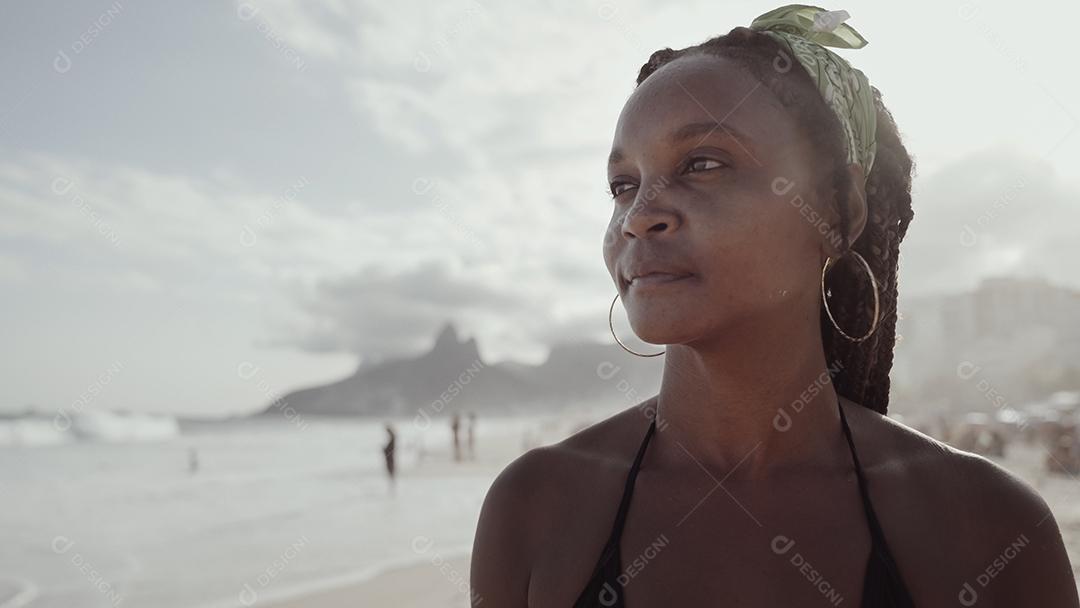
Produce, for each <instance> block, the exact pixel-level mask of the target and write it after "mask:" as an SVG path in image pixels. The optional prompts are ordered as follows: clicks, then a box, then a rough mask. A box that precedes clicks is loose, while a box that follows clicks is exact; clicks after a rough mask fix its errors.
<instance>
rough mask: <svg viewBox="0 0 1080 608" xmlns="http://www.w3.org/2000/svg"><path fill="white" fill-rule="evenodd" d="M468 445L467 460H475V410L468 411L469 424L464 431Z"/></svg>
mask: <svg viewBox="0 0 1080 608" xmlns="http://www.w3.org/2000/svg"><path fill="white" fill-rule="evenodd" d="M465 433H466V435H465V440H466V442H467V445H468V447H469V460H476V412H469V426H468V428H467V429H466V431H465Z"/></svg>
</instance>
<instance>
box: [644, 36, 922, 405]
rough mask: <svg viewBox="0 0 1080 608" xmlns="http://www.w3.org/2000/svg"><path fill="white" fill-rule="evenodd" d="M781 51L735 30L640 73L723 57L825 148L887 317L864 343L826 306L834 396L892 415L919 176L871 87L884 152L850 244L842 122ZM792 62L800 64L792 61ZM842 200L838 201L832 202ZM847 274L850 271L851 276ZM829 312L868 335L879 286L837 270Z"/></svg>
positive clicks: (661, 55) (861, 274) (829, 186)
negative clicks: (904, 268) (905, 260)
mask: <svg viewBox="0 0 1080 608" xmlns="http://www.w3.org/2000/svg"><path fill="white" fill-rule="evenodd" d="M781 53H783V51H782V49H781V47H780V45H779V44H777V43H776V41H775V40H774V39H773V38H771V37H770V36H767V35H765V34H762V33H760V32H756V31H754V30H751V29H749V28H745V27H736V28H734V29H732V30H731V31H730V32H728V33H727V34H725V35H722V36H717V37H715V38H711V39H709V40H707V41H705V42H703V43H701V44H698V45H695V46H691V47H687V48H685V49H681V50H672V49H670V48H664V49H661V50H658V51H656V52H654V53H653V54H652V55H651V56H650V57H649V60H648V62H646V63H645V64H644V65H642V66H641V70H640V72H639V73H638V77H637V82H636V85H640V84H641V83H642V82H644V81H645V79H646V78H648V77H649V75H651V74H652V73H653V72H655V71H656V70H658V69H659V68H660V67H661V66H663V65H665V64H667V63H669V62H671V61H673V60H674V59H677V58H679V57H684V56H690V55H702V54H704V55H715V56H718V57H723V58H726V59H729V60H731V61H734V62H735V63H736V64H737V65H739V66H740V67H742V68H744V69H746V70H747V71H748V72H750V73H751V74H752V75H753V76H754V77H755V78H757V79H758V81H760V82H761V83H762V85H763V86H765V87H767V88H768V89H769V90H770V91H772V93H773V95H775V96H776V98H777V99H778V100H779V102H780V103H781V105H782V106H783V107H785V108H787V110H788V111H789V112H791V114H792V116H793V117H794V118H795V120H796V122H797V123H798V124H799V125H800V127H801V128H802V129H803V131H804V133H805V134H806V135H807V136H808V138H809V140H810V141H812V142H814V144H815V146H817V148H818V149H819V156H820V158H821V162H822V163H823V164H824V165H825V166H826V170H825V171H822V172H821V175H822V176H823V178H822V179H821V180H820V182H821V183H819V184H818V188H819V192H821V193H824V194H827V195H828V196H830V197H838V200H837V203H839V204H838V205H837V206H838V209H839V213H840V226H839V234H840V238H841V241H842V246H841V248H840V249H841V252H843V253H847V251H848V250H849V249H854V250H855V251H857V252H858V253H859V254H861V255H862V256H863V258H865V259H866V261H867V263H868V264H869V265H870V269H871V270H872V271H873V273H874V277H875V278H876V280H877V284H878V290H879V298H880V318H879V322H878V326H877V329H876V330H875V331H874V333H873V334H872V335H871V336H870V337H869V338H867V339H866V340H863V341H861V342H853V341H850V340H848V339H846V338H844V337H843V336H840V335H838V334H837V332H836V330H835V328H834V327H833V325H832V322H831V321H830V320H829V318H828V317H827V316H826V314H825V311H824V308H822V309H821V311H820V324H821V332H822V343H823V345H824V348H825V358H826V361H828V362H830V363H829V369H830V371H832V372H833V378H832V381H833V385H834V386H835V387H836V391H837V392H838V393H840V394H842V395H844V396H846V397H847V398H848V399H851V400H852V401H855V402H857V403H861V404H862V405H864V406H866V407H868V408H870V409H872V410H874V411H877V412H879V413H881V414H885V413H886V411H887V410H888V406H889V370H890V369H892V363H893V347H894V346H895V344H896V301H897V290H896V286H897V270H898V263H899V251H900V241H901V240H903V238H904V234H905V233H906V232H907V227H908V223H909V222H911V218H912V217H913V215H914V212H913V211H912V209H911V177H912V171H913V169H914V160H913V159H912V157H911V155H910V154H908V151H907V149H906V148H905V147H904V144H903V143H902V142H901V140H900V134H899V132H898V130H897V128H896V122H895V121H894V120H893V117H892V113H891V112H889V110H888V109H887V108H886V107H885V106H884V105H883V103H882V101H881V91H879V90H878V89H877V87H871V89H872V91H873V95H874V106H875V107H876V109H877V152H876V156H875V159H874V164H873V167H872V168H871V170H870V174H869V176H868V179H867V182H866V206H867V214H868V218H867V219H868V221H867V223H866V227H865V228H864V230H863V232H862V234H860V235H859V238H858V239H857V240H856V241H855V242H854V243H850V242H849V239H848V231H849V223H850V218H849V217H848V216H847V211H846V209H847V205H846V203H847V201H846V200H845V199H846V197H847V193H848V192H849V188H850V186H851V180H852V177H851V174H850V173H849V172H848V171H847V169H846V166H847V162H848V161H847V148H846V143H845V139H844V136H843V132H842V127H841V125H840V121H839V119H838V118H837V117H836V115H835V114H833V112H832V110H830V109H829V107H828V105H827V104H826V103H825V100H824V99H823V98H822V97H821V94H820V93H819V92H818V89H817V87H816V85H815V84H814V82H813V80H811V78H810V76H809V74H807V73H806V71H805V70H802V69H790V70H787V71H785V72H780V71H778V70H777V69H776V68H775V64H774V62H775V61H776V60H777V58H778V57H782V56H786V54H784V55H781ZM788 59H789V61H792V62H793V58H788ZM834 193H835V194H834ZM845 266H846V268H845ZM828 277H829V285H828V288H827V289H828V294H829V296H828V297H829V308H830V310H831V311H832V312H833V315H834V316H835V317H836V319H837V322H838V323H842V324H843V326H844V328H845V331H846V332H848V333H849V334H851V335H862V334H863V333H865V332H866V331H867V330H869V328H870V327H871V324H872V323H873V302H874V294H873V292H872V289H873V287H872V286H871V284H870V281H869V277H867V276H866V270H865V268H863V267H862V265H861V264H847V265H845V264H836V265H835V266H832V265H831V270H830V271H829V274H828Z"/></svg>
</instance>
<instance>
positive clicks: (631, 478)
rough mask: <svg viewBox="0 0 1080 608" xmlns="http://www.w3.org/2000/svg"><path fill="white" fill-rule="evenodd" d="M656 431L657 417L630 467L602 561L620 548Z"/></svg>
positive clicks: (646, 433)
mask: <svg viewBox="0 0 1080 608" xmlns="http://www.w3.org/2000/svg"><path fill="white" fill-rule="evenodd" d="M655 431H656V416H655V415H654V416H653V418H652V421H651V422H650V423H649V430H648V431H646V432H645V438H644V439H643V440H642V441H641V447H639V448H638V451H637V456H635V457H634V464H633V465H631V466H630V472H629V473H627V475H626V486H625V487H624V488H623V495H622V499H621V500H620V501H619V511H618V513H616V514H615V525H614V526H612V528H611V536H610V537H609V538H608V542H607V545H606V546H605V548H604V555H603V558H602V560H607V559H610V558H611V557H612V555H611V553H612V551H614V550H615V549H616V548H617V547H618V546H619V538H620V537H621V536H622V529H623V525H624V524H625V523H626V514H627V512H629V511H630V498H631V497H632V496H633V494H634V482H635V481H636V480H637V474H638V470H639V469H640V468H641V461H642V460H643V459H644V458H645V448H647V447H649V440H650V439H652V436H653V433H654V432H655Z"/></svg>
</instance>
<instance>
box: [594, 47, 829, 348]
mask: <svg viewBox="0 0 1080 608" xmlns="http://www.w3.org/2000/svg"><path fill="white" fill-rule="evenodd" d="M717 122H721V123H722V124H721V125H717V124H716V123H717ZM818 166H819V163H817V162H815V158H814V150H813V148H812V147H811V145H810V143H809V142H808V141H807V140H806V138H805V136H804V135H803V134H802V132H801V131H800V130H799V129H798V128H797V127H796V124H795V123H794V119H793V118H792V117H790V116H789V115H788V112H787V111H786V110H784V108H783V107H782V106H781V105H780V104H779V102H778V101H777V100H776V99H775V98H774V96H773V94H772V93H771V92H770V91H769V89H767V88H766V87H764V86H763V85H761V84H760V83H759V82H758V81H757V80H756V79H755V78H754V77H753V76H752V75H750V74H749V73H748V72H746V71H745V70H743V69H742V68H741V67H739V66H738V65H736V64H734V63H732V62H731V61H729V60H727V59H722V58H718V57H714V56H689V57H682V58H679V59H676V60H675V61H673V62H671V63H669V64H667V65H665V66H663V67H661V68H660V69H659V70H657V71H656V72H655V73H654V74H652V75H651V76H649V78H648V79H646V80H645V82H643V83H642V84H641V85H640V86H638V87H637V89H636V90H635V91H634V93H633V94H632V95H631V96H630V99H629V100H628V101H627V102H626V105H625V107H624V108H623V111H622V113H621V114H620V116H619V121H618V124H617V125H616V129H615V137H614V141H613V143H612V162H611V163H610V164H609V166H608V182H609V183H610V184H611V188H612V192H613V194H615V195H616V196H615V198H614V204H613V213H612V218H611V223H610V225H609V226H608V231H607V234H606V236H605V239H604V260H605V263H606V264H607V267H608V271H609V272H610V273H611V276H612V279H613V280H614V281H615V283H616V286H617V288H618V291H619V294H620V296H621V299H622V301H623V305H624V306H625V307H626V310H627V314H628V316H629V319H630V324H631V326H632V327H633V329H634V332H635V333H636V334H637V335H638V336H639V337H641V338H642V339H643V340H645V341H647V342H651V343H654V344H686V343H689V342H692V341H698V340H708V339H710V338H716V339H719V338H722V337H723V336H724V335H725V332H726V331H727V330H730V329H732V328H734V327H736V325H735V324H743V323H747V322H750V323H754V324H757V323H761V322H766V323H773V322H775V321H777V320H780V319H786V320H787V321H788V322H790V321H791V319H792V317H791V316H792V315H796V316H797V318H799V319H800V321H799V322H806V321H810V320H812V321H813V322H814V323H815V324H816V322H817V319H818V308H817V306H818V300H819V299H820V296H819V295H818V294H819V293H820V291H819V287H818V285H819V283H818V281H819V279H820V276H821V266H822V264H823V263H824V260H825V256H826V255H833V254H834V253H835V251H836V250H837V248H836V245H838V244H839V243H838V242H837V241H838V238H837V237H836V235H835V233H834V232H832V231H831V228H832V226H839V224H838V223H837V222H836V218H837V216H836V215H835V212H834V211H832V210H831V205H828V204H823V201H819V200H817V199H818V198H819V197H818V195H816V194H815V192H816V189H817V187H818V184H819V183H821V180H820V179H819V176H816V175H815V174H814V172H815V171H816V170H817V169H816V168H817V167H818ZM650 272H651V273H655V274H653V275H652V276H651V277H648V276H646V277H643V278H639V279H636V280H635V281H634V282H633V284H628V282H627V278H629V277H630V276H632V275H634V274H642V273H650ZM783 324H784V323H781V325H783Z"/></svg>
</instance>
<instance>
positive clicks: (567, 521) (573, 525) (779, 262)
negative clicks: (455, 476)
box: [470, 5, 1078, 608]
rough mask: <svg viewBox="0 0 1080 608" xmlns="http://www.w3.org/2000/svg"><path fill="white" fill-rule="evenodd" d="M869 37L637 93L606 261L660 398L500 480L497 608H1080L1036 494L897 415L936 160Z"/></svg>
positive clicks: (671, 67) (750, 31) (485, 571)
mask: <svg viewBox="0 0 1080 608" xmlns="http://www.w3.org/2000/svg"><path fill="white" fill-rule="evenodd" d="M847 18H848V15H846V12H845V11H825V10H823V9H820V8H817V7H811V6H806V5H787V6H783V7H780V8H778V9H775V10H773V11H770V12H768V13H766V14H764V15H761V16H760V17H758V18H757V19H755V20H754V21H753V22H752V23H751V25H750V27H735V28H734V29H732V30H731V31H729V32H728V33H727V34H725V35H721V36H718V37H715V38H712V39H710V40H707V41H705V42H703V43H701V44H698V45H695V46H691V47H689V48H685V49H681V50H672V49H670V48H665V49H661V50H659V51H656V52H654V53H653V54H652V56H651V57H649V59H648V61H647V62H646V63H645V64H644V65H643V66H642V67H641V69H640V72H639V73H638V76H637V82H636V88H635V89H634V91H633V92H632V94H631V95H630V97H629V99H628V100H627V101H626V103H625V105H624V107H623V109H622V112H621V114H620V116H619V118H618V122H617V124H616V126H615V133H614V139H613V146H612V150H611V154H610V158H609V164H608V182H609V185H610V189H611V195H612V197H613V199H614V200H613V212H612V219H611V222H610V225H609V227H608V231H607V234H606V236H605V240H604V246H603V252H604V261H605V263H606V265H607V268H608V271H609V272H610V274H611V278H612V280H613V282H614V284H615V287H616V289H617V295H616V298H615V299H616V300H618V299H620V298H621V299H622V302H623V306H624V308H625V309H626V314H627V315H628V317H629V320H630V325H631V327H632V328H633V331H634V333H635V334H637V335H638V337H640V338H641V339H643V340H645V341H646V342H649V343H652V344H663V345H666V348H665V349H664V350H663V351H662V352H659V353H653V352H650V353H637V352H636V351H631V352H634V354H639V355H643V356H653V355H659V354H664V355H666V357H665V359H664V369H663V376H662V382H661V387H660V390H659V394H657V395H656V396H654V397H652V398H650V399H648V400H646V401H644V402H642V403H639V404H638V405H636V406H634V407H630V408H627V409H625V410H624V411H622V412H620V413H618V414H616V415H613V416H611V417H609V418H607V419H605V420H602V421H600V422H598V423H596V424H594V425H592V426H590V427H588V428H586V429H584V430H581V431H579V432H577V433H575V434H573V435H572V436H570V437H568V438H566V439H564V440H563V441H560V442H558V443H555V444H553V445H549V446H543V447H537V448H535V449H532V450H530V451H528V452H526V453H525V454H523V455H522V456H520V457H518V458H517V459H516V460H514V461H513V462H512V463H511V464H509V465H508V466H507V467H506V468H505V469H504V470H503V471H502V472H501V473H500V474H499V476H498V477H497V478H496V480H495V481H494V483H493V484H492V486H491V488H490V489H489V490H488V493H487V496H486V498H485V500H484V504H483V507H482V509H481V513H480V518H479V522H478V526H477V531H476V536H475V539H474V543H473V553H472V565H471V575H470V576H471V585H472V595H473V597H474V598H475V599H474V600H473V602H474V603H473V605H474V606H476V605H480V604H481V603H482V605H484V606H499V607H500V608H521V607H525V606H535V607H559V608H565V607H569V606H574V607H577V608H584V607H593V606H630V607H631V608H646V607H649V606H800V607H803V606H838V605H844V606H863V607H871V606H872V607H886V606H893V607H899V606H957V605H960V606H973V605H978V606H1040V607H1047V606H1054V607H1062V608H1065V607H1069V608H1076V607H1077V606H1078V601H1077V592H1076V584H1075V582H1074V580H1073V576H1072V571H1071V568H1070V564H1069V560H1068V556H1067V554H1066V551H1065V547H1064V544H1063V542H1062V538H1061V534H1060V532H1059V529H1058V525H1057V522H1056V521H1055V519H1054V516H1053V515H1052V513H1051V512H1050V509H1049V508H1048V506H1047V503H1046V502H1045V501H1044V500H1043V499H1042V498H1041V497H1040V496H1039V495H1038V494H1037V493H1036V492H1035V491H1034V490H1033V489H1032V488H1031V487H1030V486H1029V485H1027V484H1026V483H1024V482H1023V481H1021V480H1019V479H1018V478H1017V477H1015V476H1013V475H1012V474H1010V473H1008V472H1007V471H1005V470H1004V469H1002V468H1001V467H999V466H998V465H996V464H994V463H993V462H991V461H989V460H987V459H985V458H983V457H980V456H977V455H973V454H969V453H966V452H963V451H960V450H957V449H954V448H951V447H949V446H948V445H946V444H944V443H941V442H939V441H937V440H934V439H932V438H930V437H928V436H926V435H924V434H921V433H918V432H916V431H914V430H912V429H909V428H908V427H906V426H904V425H902V424H900V423H898V422H896V421H894V420H892V419H890V418H888V417H887V416H886V413H887V410H888V405H889V371H890V368H891V366H892V358H893V347H894V344H895V338H896V331H895V326H896V307H897V261H898V257H899V253H900V251H899V246H900V242H901V240H902V239H903V237H904V234H905V232H906V230H907V228H908V223H909V222H910V221H911V219H912V217H913V213H912V205H911V202H912V201H911V176H912V168H913V161H912V158H911V156H910V155H909V153H908V151H907V150H906V148H905V146H904V144H903V143H902V141H901V139H900V136H899V134H898V130H897V126H896V124H895V122H894V120H893V117H892V114H891V113H890V111H889V110H888V109H886V107H885V106H884V104H883V103H882V98H881V93H880V91H879V90H878V89H877V88H876V87H871V86H870V85H869V82H868V80H867V79H866V76H865V75H864V74H863V73H862V72H860V71H858V70H856V69H855V68H853V67H852V66H851V65H850V64H848V63H847V62H846V61H845V60H843V59H841V58H840V57H839V56H838V55H836V54H835V53H834V52H833V51H831V50H829V49H828V48H826V47H827V46H830V47H847V48H860V47H861V46H864V45H865V44H866V40H865V39H864V38H863V37H862V36H861V35H859V33H858V32H857V31H855V30H854V28H852V27H851V26H850V25H848V24H845V23H843V21H845V20H846V19H847ZM912 68H913V69H917V66H912ZM927 94H930V95H933V94H943V93H942V92H940V91H937V92H935V91H933V90H932V89H928V91H927ZM614 304H615V302H614V301H613V302H612V308H613V307H614ZM609 310H610V309H609ZM609 326H610V327H613V325H612V324H611V320H610V316H609ZM613 333H614V332H613ZM615 339H616V341H617V342H618V343H619V345H620V346H623V348H624V349H627V350H630V349H629V348H628V347H626V346H625V345H623V343H622V341H621V340H620V339H619V337H618V336H615Z"/></svg>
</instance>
